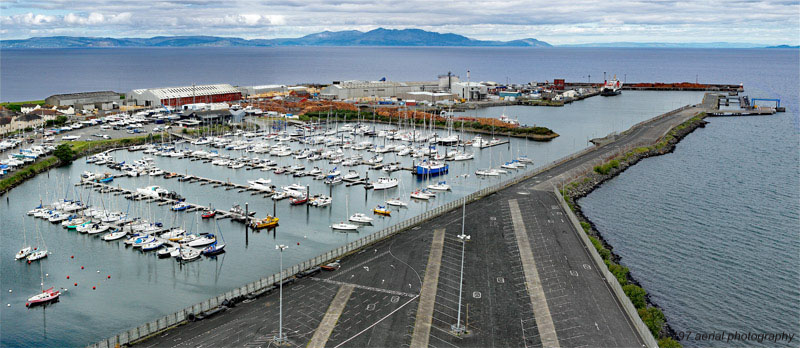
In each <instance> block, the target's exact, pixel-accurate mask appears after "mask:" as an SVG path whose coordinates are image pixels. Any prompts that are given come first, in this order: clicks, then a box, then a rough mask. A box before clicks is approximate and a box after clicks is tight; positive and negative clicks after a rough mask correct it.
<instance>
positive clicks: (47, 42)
mask: <svg viewBox="0 0 800 348" xmlns="http://www.w3.org/2000/svg"><path fill="white" fill-rule="evenodd" d="M273 46H434V47H448V46H449V47H553V45H551V44H549V43H547V42H544V41H539V40H536V39H532V38H531V39H520V40H512V41H491V40H476V39H470V38H468V37H466V36H463V35H458V34H452V33H444V34H442V33H436V32H431V31H425V30H421V29H384V28H378V29H375V30H370V31H367V32H363V31H358V30H345V31H323V32H321V33H315V34H310V35H306V36H303V37H298V38H283V39H252V40H247V39H241V38H236V37H219V36H156V37H151V38H111V37H75V36H48V37H32V38H30V39H24V40H0V48H87V47H98V48H101V47H273ZM558 47H629V48H634V47H642V48H762V47H764V45H763V44H755V43H731V42H705V43H669V42H605V43H588V44H570V45H558ZM768 48H798V46H789V45H779V46H769V47H768Z"/></svg>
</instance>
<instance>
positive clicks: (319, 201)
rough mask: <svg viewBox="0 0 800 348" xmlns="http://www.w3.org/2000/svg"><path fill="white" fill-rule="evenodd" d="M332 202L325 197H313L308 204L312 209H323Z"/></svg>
mask: <svg viewBox="0 0 800 348" xmlns="http://www.w3.org/2000/svg"><path fill="white" fill-rule="evenodd" d="M332 202H333V199H331V198H330V197H328V196H326V195H315V196H314V197H311V199H310V200H309V202H308V204H310V205H311V206H314V207H324V206H327V205H331V203H332Z"/></svg>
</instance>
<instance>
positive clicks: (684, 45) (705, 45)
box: [559, 42, 764, 48]
mask: <svg viewBox="0 0 800 348" xmlns="http://www.w3.org/2000/svg"><path fill="white" fill-rule="evenodd" d="M559 47H619V48H764V44H756V43H738V42H687V43H683V42H598V43H587V44H572V45H559Z"/></svg>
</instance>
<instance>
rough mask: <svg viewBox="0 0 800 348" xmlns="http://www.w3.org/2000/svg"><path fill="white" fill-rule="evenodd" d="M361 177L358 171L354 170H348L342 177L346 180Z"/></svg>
mask: <svg viewBox="0 0 800 348" xmlns="http://www.w3.org/2000/svg"><path fill="white" fill-rule="evenodd" d="M359 177H360V175H359V174H358V172H356V171H354V170H351V171H349V172H347V174H345V175H344V176H343V177H342V179H344V180H355V179H358V178H359Z"/></svg>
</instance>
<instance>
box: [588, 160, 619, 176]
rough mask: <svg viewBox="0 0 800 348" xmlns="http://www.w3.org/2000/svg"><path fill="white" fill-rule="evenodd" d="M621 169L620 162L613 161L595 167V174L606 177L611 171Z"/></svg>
mask: <svg viewBox="0 0 800 348" xmlns="http://www.w3.org/2000/svg"><path fill="white" fill-rule="evenodd" d="M613 168H619V160H611V161H609V162H608V163H606V164H603V165H599V166H594V172H595V173H598V174H602V175H606V174H608V173H610V172H611V169H613Z"/></svg>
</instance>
